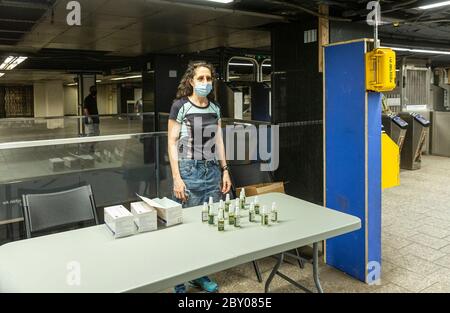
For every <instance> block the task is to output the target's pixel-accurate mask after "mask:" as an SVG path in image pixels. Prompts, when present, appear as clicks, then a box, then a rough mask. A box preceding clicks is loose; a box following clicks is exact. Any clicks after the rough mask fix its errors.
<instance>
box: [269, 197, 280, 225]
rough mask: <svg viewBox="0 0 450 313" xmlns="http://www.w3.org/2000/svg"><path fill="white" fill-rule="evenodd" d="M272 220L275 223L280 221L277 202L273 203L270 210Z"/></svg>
mask: <svg viewBox="0 0 450 313" xmlns="http://www.w3.org/2000/svg"><path fill="white" fill-rule="evenodd" d="M270 220H271V221H272V222H273V223H276V222H278V211H277V204H276V203H275V202H274V203H272V211H271V212H270Z"/></svg>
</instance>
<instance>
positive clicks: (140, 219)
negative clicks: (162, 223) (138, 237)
mask: <svg viewBox="0 0 450 313" xmlns="http://www.w3.org/2000/svg"><path fill="white" fill-rule="evenodd" d="M131 213H132V214H133V215H134V223H135V224H136V226H137V230H138V232H139V233H144V232H149V231H154V230H156V229H158V218H157V212H156V210H155V209H154V208H152V207H151V206H150V205H148V204H147V203H145V202H144V201H141V202H134V203H131Z"/></svg>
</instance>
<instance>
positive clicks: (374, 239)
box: [367, 92, 382, 271]
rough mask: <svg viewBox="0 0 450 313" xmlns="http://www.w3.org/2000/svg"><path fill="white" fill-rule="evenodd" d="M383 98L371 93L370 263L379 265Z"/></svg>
mask: <svg viewBox="0 0 450 313" xmlns="http://www.w3.org/2000/svg"><path fill="white" fill-rule="evenodd" d="M381 98H382V97H381V93H373V92H370V93H369V106H368V135H369V138H368V147H369V160H368V161H369V162H368V163H369V166H368V188H369V195H368V207H369V219H368V221H369V222H368V226H367V227H368V229H369V231H368V262H369V263H370V262H378V263H379V264H381V111H382V110H381V107H382V105H381ZM369 271H370V269H369Z"/></svg>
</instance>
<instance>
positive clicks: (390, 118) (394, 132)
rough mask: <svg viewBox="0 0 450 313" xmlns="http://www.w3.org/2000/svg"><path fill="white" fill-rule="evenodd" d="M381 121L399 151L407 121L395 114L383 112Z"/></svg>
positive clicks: (406, 129)
mask: <svg viewBox="0 0 450 313" xmlns="http://www.w3.org/2000/svg"><path fill="white" fill-rule="evenodd" d="M382 122H383V128H384V130H385V131H386V134H388V136H389V137H391V139H392V140H393V141H394V142H395V143H396V144H397V146H398V148H399V150H400V153H401V152H402V148H403V144H404V143H405V138H406V132H407V131H408V123H406V122H405V121H404V120H403V119H402V118H401V117H400V116H398V115H396V114H383V118H382Z"/></svg>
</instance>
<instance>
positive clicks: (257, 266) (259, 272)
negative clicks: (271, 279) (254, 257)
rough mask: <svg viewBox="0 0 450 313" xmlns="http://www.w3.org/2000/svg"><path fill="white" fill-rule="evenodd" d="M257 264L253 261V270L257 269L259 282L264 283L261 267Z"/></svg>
mask: <svg viewBox="0 0 450 313" xmlns="http://www.w3.org/2000/svg"><path fill="white" fill-rule="evenodd" d="M256 262H257V261H253V268H254V269H255V273H256V277H257V278H258V281H259V282H260V283H262V282H263V279H262V275H261V270H260V269H259V265H258V263H256Z"/></svg>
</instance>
